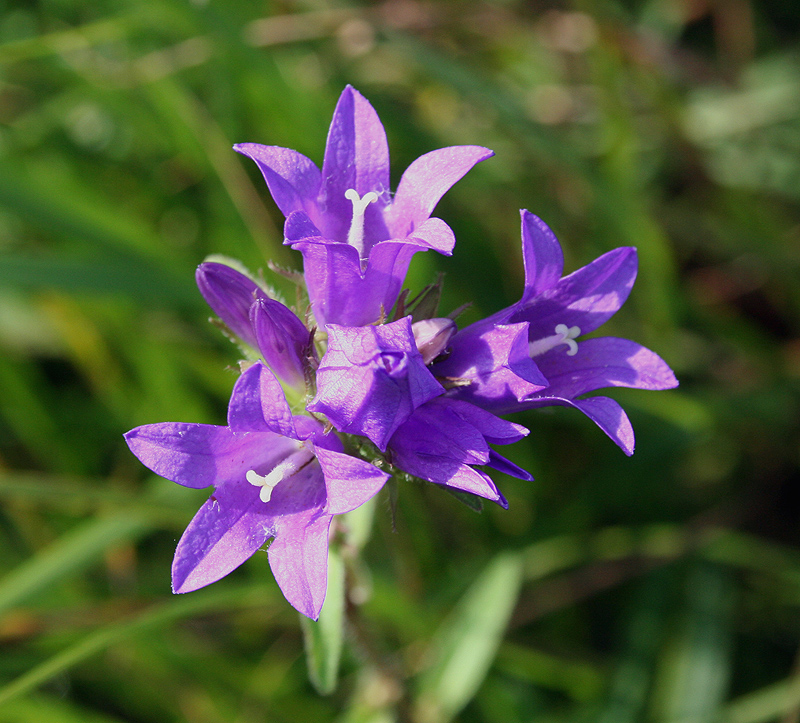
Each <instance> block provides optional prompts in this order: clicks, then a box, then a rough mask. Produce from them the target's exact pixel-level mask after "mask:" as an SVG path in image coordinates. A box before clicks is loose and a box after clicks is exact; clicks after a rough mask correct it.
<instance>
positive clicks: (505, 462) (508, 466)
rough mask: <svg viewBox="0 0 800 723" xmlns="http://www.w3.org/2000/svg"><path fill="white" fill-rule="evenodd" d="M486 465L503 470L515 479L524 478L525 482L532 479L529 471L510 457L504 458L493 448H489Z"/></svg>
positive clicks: (499, 470)
mask: <svg viewBox="0 0 800 723" xmlns="http://www.w3.org/2000/svg"><path fill="white" fill-rule="evenodd" d="M487 467H491V468H492V469H496V470H497V471H498V472H503V473H504V474H507V475H509V476H511V477H516V478H517V479H524V480H526V481H527V482H531V481H533V475H532V474H531V473H530V472H528V471H527V470H524V469H522V467H520V466H518V465H516V464H514V463H513V462H512V461H511V460H510V459H506V458H505V457H503V456H502V455H500V454H498V453H497V452H495V451H494V450H493V449H490V450H489V462H488V463H487Z"/></svg>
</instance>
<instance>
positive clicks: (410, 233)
mask: <svg viewBox="0 0 800 723" xmlns="http://www.w3.org/2000/svg"><path fill="white" fill-rule="evenodd" d="M234 149H235V150H236V151H238V152H239V153H242V154H244V155H246V156H248V157H250V158H252V159H253V160H254V161H255V162H256V163H257V164H258V167H259V168H260V169H261V172H262V173H263V174H264V179H265V180H266V182H267V186H268V187H269V190H270V193H271V194H272V197H273V199H274V200H275V203H276V204H277V205H278V208H279V209H280V210H281V211H282V212H283V214H284V215H285V216H286V225H285V227H284V235H285V237H286V241H285V243H287V244H290V245H291V246H292V248H296V249H298V250H299V251H301V252H302V254H303V262H304V272H305V279H306V284H307V287H308V293H309V297H310V299H311V306H312V308H313V310H314V315H315V317H316V320H317V323H318V324H319V325H320V326H324V325H325V324H328V323H334V324H341V325H344V326H363V325H365V324H371V323H373V322H374V321H377V320H378V318H379V317H380V314H381V309H384V310H386V311H389V310H390V309H391V308H392V306H394V303H395V301H396V300H397V297H398V294H399V293H400V288H401V286H402V283H403V279H404V278H405V275H406V271H407V270H408V265H409V263H410V261H411V257H412V256H413V255H414V254H415V253H416V252H417V251H425V250H427V249H434V250H436V251H438V252H440V253H443V254H448V255H449V254H451V253H452V250H453V246H454V244H455V237H454V236H453V232H452V231H451V229H450V227H449V226H448V225H447V224H446V223H444V221H442V220H441V219H438V218H431V213H432V212H433V209H434V207H435V206H436V204H437V203H438V202H439V199H440V198H441V197H442V196H443V195H444V194H445V193H446V192H447V190H448V189H449V188H450V187H451V186H452V185H453V184H454V183H455V182H456V181H458V180H459V179H460V178H461V177H462V176H463V175H464V174H465V173H466V172H467V171H469V170H470V169H471V168H472V167H473V166H474V165H475V164H476V163H478V162H479V161H482V160H484V159H486V158H489V157H490V156H491V155H493V153H492V151H490V150H488V149H487V148H482V147H480V146H453V147H450V148H441V149H439V150H436V151H432V152H430V153H427V154H426V155H424V156H421V157H420V158H418V159H417V160H416V161H414V162H413V163H412V164H411V165H410V166H409V167H408V168H407V169H406V171H405V173H404V174H403V177H402V178H401V179H400V184H399V185H398V187H397V192H396V193H395V194H394V196H392V194H391V191H390V187H389V148H388V144H387V142H386V133H385V132H384V129H383V125H382V124H381V122H380V120H379V118H378V115H377V113H376V112H375V110H374V109H373V107H372V106H371V105H370V104H369V102H368V101H367V100H366V99H365V98H364V97H363V96H362V95H361V94H360V93H358V91H356V90H354V89H353V88H352V87H350V86H347V87H346V88H345V89H344V91H343V92H342V95H341V97H340V98H339V102H338V104H337V106H336V110H335V111H334V114H333V120H332V122H331V127H330V131H329V133H328V142H327V145H326V147H325V158H324V161H323V164H322V171H320V170H319V168H317V166H316V165H315V164H314V163H313V162H312V161H311V160H309V159H308V158H306V157H305V156H303V155H301V154H300V153H298V152H297V151H293V150H291V149H288V148H279V147H276V146H262V145H259V144H256V143H240V144H238V145H236V146H234Z"/></svg>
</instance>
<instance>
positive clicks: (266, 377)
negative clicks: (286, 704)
mask: <svg viewBox="0 0 800 723" xmlns="http://www.w3.org/2000/svg"><path fill="white" fill-rule="evenodd" d="M125 439H126V441H127V443H128V446H129V447H130V449H131V451H132V452H133V453H134V454H135V455H136V456H137V457H138V458H139V459H140V460H141V462H142V463H143V464H144V465H145V466H147V467H149V468H150V469H151V470H153V472H155V473H156V474H159V475H161V476H162V477H166V478H167V479H170V480H172V481H173V482H177V483H178V484H180V485H184V486H186V487H193V488H201V487H207V486H209V485H213V486H214V492H213V494H212V495H211V497H210V498H209V500H208V501H207V502H206V503H205V504H204V505H203V506H202V507H201V508H200V511H199V512H198V513H197V515H196V516H195V517H194V519H193V520H192V521H191V522H190V523H189V526H188V527H187V528H186V531H185V532H184V534H183V536H182V537H181V539H180V542H179V543H178V547H177V549H176V551H175V559H174V562H173V565H172V588H173V591H174V592H176V593H183V592H190V591H192V590H196V589H198V588H201V587H203V586H205V585H208V584H210V583H212V582H216V581H217V580H219V579H220V578H222V577H224V576H225V575H227V574H228V573H230V572H231V571H232V570H234V569H235V568H237V567H238V566H239V565H241V564H242V563H243V562H244V561H245V560H247V559H248V558H249V557H250V556H251V555H253V554H254V553H255V552H256V550H258V549H260V548H261V547H262V546H263V545H264V544H265V543H266V542H267V540H269V539H270V538H274V539H273V541H272V544H271V545H270V546H269V550H268V555H269V564H270V567H271V568H272V572H273V574H274V575H275V579H276V581H277V583H278V585H279V587H280V589H281V591H282V592H283V594H284V595H285V596H286V599H287V600H288V601H289V602H290V603H291V604H292V605H293V606H294V607H295V608H296V609H297V610H299V611H300V612H301V613H302V614H303V615H306V616H308V617H310V618H313V619H316V618H317V617H318V616H319V612H320V609H321V607H322V603H323V600H324V598H325V591H326V585H327V582H326V581H327V559H328V530H329V527H330V524H331V520H332V518H333V515H337V514H341V513H344V512H349V511H350V510H353V509H355V508H357V507H359V506H360V505H362V504H363V503H364V502H366V501H367V500H368V499H370V498H371V497H372V496H373V495H374V494H375V493H376V492H377V491H378V490H379V489H380V488H381V487H382V486H383V484H384V482H385V481H386V479H387V477H388V475H387V474H386V473H384V472H381V471H380V470H378V469H377V468H376V467H374V466H373V465H372V464H369V463H368V462H365V461H364V460H360V459H356V458H354V457H351V456H349V455H347V454H344V453H343V449H342V445H341V442H340V441H339V439H338V438H337V437H336V435H334V434H329V435H325V434H324V433H323V427H322V425H321V424H320V423H319V422H317V421H316V420H314V419H312V418H311V417H307V416H292V413H291V410H290V409H289V405H288V404H287V402H286V398H285V397H284V395H283V391H282V390H281V387H280V384H279V383H278V381H277V379H275V377H274V376H273V374H272V373H271V372H270V371H269V369H267V367H266V366H264V365H263V364H262V363H261V362H257V363H255V364H254V365H253V366H251V367H250V368H249V369H247V370H246V371H245V372H244V373H243V374H242V375H241V376H240V377H239V379H238V381H237V382H236V385H235V386H234V389H233V393H232V395H231V400H230V405H229V407H228V424H227V426H224V427H222V426H215V425H209V424H183V423H174V422H166V423H163V424H148V425H145V426H143V427H137V428H136V429H133V430H131V431H130V432H128V433H127V434H126V435H125Z"/></svg>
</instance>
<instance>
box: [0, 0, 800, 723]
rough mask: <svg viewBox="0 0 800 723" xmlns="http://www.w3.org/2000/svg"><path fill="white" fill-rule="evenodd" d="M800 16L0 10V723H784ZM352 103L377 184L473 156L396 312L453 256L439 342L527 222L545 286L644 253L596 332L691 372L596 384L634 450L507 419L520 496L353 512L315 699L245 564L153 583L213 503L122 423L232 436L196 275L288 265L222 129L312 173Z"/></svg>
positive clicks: (271, 604) (570, 9)
mask: <svg viewBox="0 0 800 723" xmlns="http://www.w3.org/2000/svg"><path fill="white" fill-rule="evenodd" d="M799 27H800V9H796V8H794V7H793V6H792V5H791V4H780V3H755V2H748V0H736V2H728V3H710V2H709V3H688V4H687V3H683V2H678V0H649V1H647V2H642V1H639V0H634V1H630V2H624V3H623V2H616V1H614V0H609V2H603V3H587V2H575V3H566V4H564V3H560V4H557V5H556V4H545V3H538V2H535V3H528V2H515V1H514V0H508V1H506V2H472V1H469V2H462V3H446V2H426V3H423V2H417V1H416V0H387V1H386V2H381V3H369V4H360V5H359V4H350V3H343V4H337V5H335V6H334V5H329V4H327V3H324V2H282V3H265V4H257V3H251V2H245V1H244V0H208V1H207V2H193V3H185V2H179V1H178V0H150V1H149V2H147V3H137V2H132V1H131V0H117V1H116V2H114V3H111V2H102V3H100V2H93V3H88V2H87V3H64V2H61V1H60V0H42V2H39V3H37V4H35V5H33V4H30V3H24V2H23V3H14V2H6V3H4V4H2V6H0V497H2V502H3V505H2V508H0V644H2V646H3V654H2V656H0V723H4V722H5V721H8V722H12V721H30V720H37V721H39V720H41V721H54V722H56V723H60V722H62V721H63V722H69V721H78V720H80V721H103V722H108V721H137V722H139V721H141V722H145V721H159V722H160V723H162V722H167V721H192V722H195V721H209V722H211V721H226V723H227V722H230V721H236V722H237V723H249V722H250V721H253V722H255V721H262V720H278V721H282V720H285V721H296V720H303V721H316V720H319V721H323V720H324V721H327V720H340V721H347V722H348V723H350V722H352V723H356V722H362V721H364V722H366V721H375V722H378V721H392V720H414V721H418V722H422V721H427V720H447V719H449V718H451V717H453V716H458V719H459V720H464V721H486V722H487V723H494V722H495V721H496V722H498V723H499V722H501V721H502V723H513V721H529V720H536V721H546V722H552V723H556V722H557V723H566V722H569V721H604V722H605V721H607V722H608V723H612V722H613V723H620V722H624V721H654V722H655V721H658V722H660V723H661V722H663V723H701V722H704V721H725V722H727V723H757V722H758V721H765V722H766V721H782V722H784V723H791V722H792V721H797V720H798V719H800V712H799V711H800V682H798V681H799V680H800V679H799V678H798V672H797V671H798V669H799V668H798V663H797V661H798V660H800V658H799V657H798V646H799V644H800V623H798V620H800V617H798V607H800V555H799V554H798V550H797V547H798V543H800V525H798V520H799V519H800V504H799V502H800V495H798V489H797V484H798V470H797V465H798V451H799V447H798V444H799V443H800V434H799V431H800V430H799V429H798V426H799V425H798V422H799V420H800V410H798V390H799V388H800V329H799V326H800V279H799V278H798V265H800V208H799V207H798V201H800V198H799V193H798V189H800V72H799V71H798V67H800V66H798V59H797V55H796V47H795V45H796V38H797V30H798V28H799ZM346 83H352V84H353V85H355V86H356V87H357V88H358V89H359V90H361V91H362V92H363V93H364V94H365V95H366V96H367V97H368V98H369V99H370V100H371V102H372V103H373V104H374V105H375V107H376V108H377V110H378V112H379V113H380V115H381V117H382V119H383V121H384V123H385V125H386V128H387V132H388V135H389V140H390V144H391V151H392V159H393V179H394V182H395V183H396V182H397V179H398V178H399V175H400V173H401V172H402V170H403V169H404V168H405V167H406V165H408V163H410V162H411V161H412V160H413V159H414V158H415V157H417V156H418V155H420V154H422V153H424V152H426V151H428V150H431V149H433V148H436V147H440V146H443V145H452V144H459V143H469V144H481V145H485V146H489V147H491V148H493V149H494V150H495V151H496V152H497V155H496V156H495V157H494V158H493V159H491V160H489V161H487V162H485V163H483V164H481V165H480V166H479V167H477V168H476V169H475V170H473V171H472V172H471V173H470V174H469V175H468V176H467V177H466V178H465V179H464V180H463V181H462V182H460V183H459V184H458V185H457V186H456V187H455V188H454V189H453V190H452V191H451V192H450V193H449V194H448V195H447V196H446V197H445V199H444V200H443V201H442V202H441V203H440V205H439V207H438V209H437V214H438V215H440V216H441V217H442V218H444V219H445V220H446V221H447V222H448V223H449V224H450V225H451V226H452V227H453V228H454V230H455V232H456V235H457V238H458V245H457V248H456V253H455V255H454V257H453V258H452V259H442V258H435V257H433V255H431V254H429V255H428V256H426V257H418V258H417V259H415V263H414V265H413V267H412V270H411V273H410V275H409V284H410V286H411V287H412V289H420V288H422V286H424V284H426V283H428V282H430V281H431V280H432V279H433V278H434V275H435V273H436V272H437V271H444V272H445V273H446V280H445V292H444V301H443V307H444V308H445V310H449V309H452V308H455V307H456V306H459V305H461V304H462V303H464V302H466V301H474V302H475V306H474V308H473V309H472V310H470V311H468V312H467V313H466V314H465V316H464V319H465V320H466V321H469V320H471V319H475V318H477V317H478V315H479V314H480V313H486V312H491V311H494V310H496V309H499V308H501V307H502V306H504V305H506V304H508V303H510V302H512V301H514V300H516V299H517V298H518V296H519V293H520V291H521V287H522V268H521V263H520V260H521V259H520V250H519V220H518V219H519V216H518V209H520V208H528V209H530V210H531V211H533V212H535V213H537V214H538V215H540V216H541V217H543V218H544V219H545V220H546V221H547V222H548V223H549V224H550V225H551V226H552V227H553V229H554V230H555V231H556V233H557V234H558V236H559V238H560V239H561V241H562V242H563V244H564V247H565V253H566V256H567V268H568V270H572V269H574V268H577V267H578V266H580V265H582V264H584V263H586V262H588V261H589V260H591V259H592V258H594V257H595V256H597V255H599V254H600V253H603V252H605V251H607V250H609V249H611V248H613V247H615V246H619V245H634V246H637V247H638V249H639V257H640V262H641V263H640V274H639V280H638V283H637V285H636V287H635V288H634V292H633V295H632V297H631V300H630V301H629V303H628V304H627V305H626V306H625V308H624V309H623V310H622V311H621V312H620V313H619V314H618V315H617V316H616V317H615V318H614V319H613V320H612V321H611V322H609V324H608V327H607V329H606V330H605V331H606V333H610V334H617V335H621V336H628V337H631V338H634V339H636V340H638V341H641V342H643V343H646V344H647V345H648V346H650V347H651V348H653V349H654V350H656V351H657V352H658V353H660V354H661V355H662V356H663V357H664V358H665V359H667V361H668V362H669V363H670V364H671V365H672V366H673V367H674V368H675V369H676V372H677V374H678V376H679V378H680V380H681V387H680V389H679V390H676V391H674V392H668V393H659V394H652V393H650V394H648V393H644V392H636V391H631V392H629V391H627V390H620V391H619V392H618V393H615V396H616V398H617V399H619V400H620V401H621V402H622V403H623V404H624V405H625V407H626V408H627V409H628V410H629V411H630V413H631V416H632V418H633V421H634V425H635V427H636V430H637V439H638V443H637V452H636V454H635V455H634V457H633V458H632V459H627V458H625V457H624V456H623V455H622V454H621V453H620V452H619V451H618V450H617V449H616V448H614V447H613V445H612V444H611V443H610V442H609V441H608V440H607V439H605V438H604V437H603V435H602V433H600V432H599V431H598V430H597V429H595V428H594V427H593V426H592V425H591V423H590V422H589V421H588V420H586V419H584V418H578V416H577V413H575V414H572V413H570V411H569V410H565V409H557V410H554V411H552V412H545V413H538V414H529V415H524V416H521V417H520V420H519V421H521V422H523V423H525V424H527V425H528V426H529V427H530V428H531V430H532V434H531V436H530V437H529V439H528V440H527V441H525V442H523V443H520V444H518V445H517V446H516V448H515V449H513V450H512V452H511V454H512V455H513V456H514V459H515V461H517V462H519V463H520V464H523V465H524V466H526V467H527V468H528V469H530V470H531V471H532V472H533V473H534V475H535V476H536V481H535V482H534V483H524V482H520V481H519V480H511V479H501V480H498V481H499V483H500V485H501V486H502V488H503V491H504V493H505V494H506V496H507V497H508V499H509V501H510V503H511V506H510V509H509V510H508V511H503V510H500V509H499V508H498V509H495V508H489V507H488V506H487V508H486V509H485V510H484V512H483V513H482V514H481V515H477V514H475V513H474V512H472V511H471V510H469V509H467V508H466V507H465V506H462V505H460V504H459V503H458V502H457V501H456V500H455V499H453V498H452V497H450V496H449V495H445V494H442V492H441V490H438V489H432V488H427V487H425V488H423V487H418V486H414V485H413V484H410V485H405V486H403V485H401V487H400V490H399V497H398V500H397V507H396V516H395V519H394V520H392V516H391V514H390V512H389V504H388V501H387V500H386V499H385V498H381V499H380V500H379V503H378V505H377V507H376V513H375V523H374V532H373V536H372V539H371V540H370V541H369V542H368V543H367V544H366V546H365V548H364V552H363V559H364V563H363V564H362V565H361V566H360V567H359V568H358V570H357V573H353V572H352V571H351V574H356V578H357V579H356V581H355V582H356V583H357V584H356V585H355V587H354V588H353V589H356V590H358V596H357V597H356V599H355V600H354V601H352V602H351V604H350V608H351V609H350V610H349V612H348V617H349V619H350V628H349V630H348V635H347V636H346V638H345V646H344V651H343V664H342V674H341V677H340V684H339V687H338V689H337V691H336V692H335V693H334V694H332V695H330V696H328V697H320V696H318V695H317V694H316V693H315V692H314V691H313V689H312V688H311V686H310V684H309V682H308V678H307V673H306V666H305V662H304V660H303V637H302V632H301V630H300V626H299V625H298V622H297V618H296V616H295V614H294V612H293V611H292V610H291V609H290V608H289V606H288V605H287V604H286V603H285V602H284V601H283V600H282V598H281V597H280V595H279V594H278V592H277V588H276V587H275V585H274V583H273V581H272V579H271V575H270V573H269V568H268V565H267V561H266V556H265V555H263V554H259V555H256V556H255V557H254V558H253V559H252V560H251V561H250V562H248V564H247V565H245V566H244V567H243V568H242V569H240V570H239V571H237V572H236V573H234V574H233V575H231V576H230V577H229V578H228V579H226V580H224V581H221V582H219V583H217V584H216V585H215V586H214V587H213V588H212V589H210V590H207V591H202V592H198V593H193V594H191V595H190V596H187V597H181V598H173V597H172V596H171V594H170V592H169V567H170V560H171V555H172V551H173V549H174V544H175V540H176V539H177V538H178V537H179V535H180V534H181V531H182V529H183V527H184V526H185V523H186V522H187V521H188V520H189V519H190V517H191V515H192V514H193V512H194V510H196V509H197V506H198V505H199V504H200V501H201V500H202V499H203V497H204V493H203V492H192V491H191V490H187V489H180V488H177V487H174V486H172V485H168V484H167V483H163V482H157V481H155V480H152V478H151V477H149V476H148V474H147V472H146V471H145V470H144V469H143V468H141V467H140V465H139V464H138V463H137V462H136V461H135V460H134V459H133V458H132V457H131V455H130V454H129V453H128V451H127V448H126V447H125V445H124V443H123V442H122V438H121V434H122V433H123V432H124V431H126V430H127V429H129V428H131V427H133V426H135V425H138V424H144V423H149V422H159V421H167V420H174V421H195V422H209V423H220V422H221V421H222V420H223V419H224V410H225V403H226V399H227V395H228V393H229V391H230V389H231V387H232V385H233V382H234V380H235V373H234V372H233V371H226V370H225V369H226V367H232V366H233V365H234V364H235V362H236V351H235V348H234V347H233V346H232V345H230V344H229V343H228V342H227V341H225V340H224V339H223V338H222V337H221V335H219V333H218V332H217V331H216V329H215V328H214V327H213V326H211V325H210V324H208V323H207V322H206V319H207V317H208V313H209V312H208V310H207V309H206V308H205V307H204V305H203V303H202V300H201V299H200V296H199V294H198V293H197V291H196V290H195V288H194V284H193V271H194V268H195V266H196V265H197V264H198V263H199V262H200V261H202V259H203V258H204V257H205V256H206V255H207V254H210V253H222V254H227V255H230V256H234V257H237V258H240V259H242V261H243V262H244V263H245V264H247V265H248V266H250V267H251V268H253V269H256V268H259V267H262V268H263V267H265V262H266V259H267V258H272V259H274V260H276V261H278V262H279V263H282V264H287V265H294V266H295V267H297V266H298V265H299V258H298V257H295V256H292V254H291V253H290V252H289V251H287V250H286V249H285V248H284V247H282V245H281V240H282V234H281V227H282V218H281V217H280V214H279V213H278V212H277V210H276V208H275V207H274V206H273V204H272V202H271V201H270V199H269V198H268V194H267V193H266V190H265V188H264V187H263V183H262V181H261V179H260V178H259V177H258V175H257V173H256V171H255V169H254V168H253V167H251V165H248V164H247V163H243V162H242V159H241V158H240V157H238V156H237V155H236V154H235V153H233V152H232V151H231V150H230V146H231V145H232V144H233V143H234V142H242V141H254V142H261V143H267V144H273V145H281V146H288V147H292V148H296V149H298V150H299V151H301V152H303V153H305V154H306V155H308V156H309V157H311V158H312V159H314V160H315V161H317V162H320V161H321V155H322V150H323V147H324V138H325V134H326V131H327V126H328V123H329V119H330V116H331V113H332V110H333V106H334V104H335V102H336V98H337V97H338V94H339V92H340V91H341V89H342V87H343V86H344V85H345V84H346ZM267 273H268V272H267ZM271 281H272V282H273V283H274V285H275V286H276V288H278V289H279V290H280V291H281V292H282V293H284V294H286V295H287V296H289V295H291V294H293V289H292V287H291V285H290V284H289V283H288V282H286V281H285V280H283V279H282V278H280V277H274V278H271ZM395 530H396V531H395ZM359 544H360V543H359ZM512 568H513V569H512ZM520 580H521V585H520ZM351 582H352V581H351ZM471 656H473V657H471ZM448 676H449V677H448ZM451 680H452V681H453V682H452V683H451V682H448V681H451Z"/></svg>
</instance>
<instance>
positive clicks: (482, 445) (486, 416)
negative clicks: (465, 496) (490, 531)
mask: <svg viewBox="0 0 800 723" xmlns="http://www.w3.org/2000/svg"><path fill="white" fill-rule="evenodd" d="M527 434H528V430H527V429H525V427H522V426H520V425H519V424H512V423H511V422H507V421H505V420H503V419H499V418H498V417H495V416H494V415H493V414H491V413H490V412H486V411H484V410H483V409H479V408H478V407H476V406H475V405H473V404H470V403H469V402H463V401H460V400H457V399H448V398H446V397H438V398H436V399H432V400H431V401H430V402H428V403H427V404H424V405H423V406H421V407H419V408H418V409H417V410H416V411H415V412H414V413H413V414H412V415H411V416H410V417H409V418H408V419H407V420H406V421H405V422H404V423H403V424H402V425H400V426H399V427H398V429H397V431H395V433H394V435H393V436H392V438H391V439H390V440H389V445H388V448H389V452H388V453H389V459H390V460H391V461H392V463H393V464H395V465H397V466H398V467H399V468H400V469H402V470H403V471H405V472H408V473H409V474H412V475H414V476H416V477H419V478H420V479H424V480H428V481H429V482H434V483H436V484H440V485H445V486H447V487H451V488H452V489H457V490H462V491H464V492H470V493H471V494H474V495H478V496H480V497H485V498H486V499H488V500H491V501H493V502H497V503H498V504H499V505H501V506H502V507H505V508H508V502H506V499H505V497H503V495H502V494H501V493H500V492H499V491H498V489H497V487H496V486H495V484H494V482H492V480H491V479H490V478H489V476H488V475H487V474H486V473H485V472H482V471H480V470H477V469H474V467H473V465H485V466H487V467H491V468H493V469H496V470H499V471H501V472H505V473H506V474H509V475H512V476H513V477H518V478H520V479H524V480H531V479H533V477H531V475H530V474H528V473H527V472H526V471H525V470H523V469H521V468H520V467H518V466H517V465H515V464H514V463H513V462H510V461H509V460H507V459H506V458H505V457H501V456H500V455H499V454H498V453H497V452H495V451H494V450H493V449H491V448H490V447H489V443H492V444H511V443H512V442H517V441H519V440H520V439H522V438H523V437H524V436H526V435H527Z"/></svg>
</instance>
